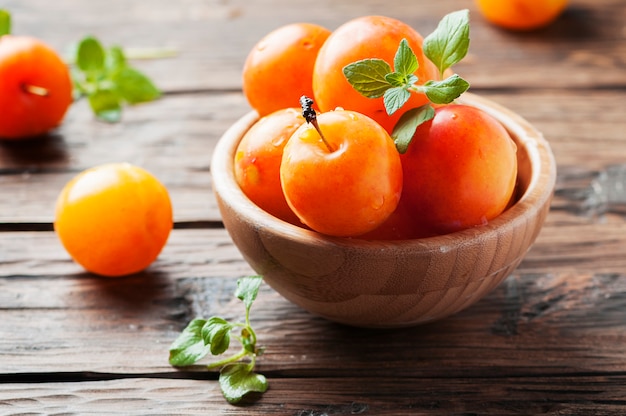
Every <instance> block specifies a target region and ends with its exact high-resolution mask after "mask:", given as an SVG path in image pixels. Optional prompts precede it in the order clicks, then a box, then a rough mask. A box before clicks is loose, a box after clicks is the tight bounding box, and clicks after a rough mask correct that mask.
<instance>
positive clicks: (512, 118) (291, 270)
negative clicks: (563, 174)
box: [211, 93, 556, 328]
mask: <svg viewBox="0 0 626 416" xmlns="http://www.w3.org/2000/svg"><path fill="white" fill-rule="evenodd" d="M459 101H460V102H463V103H465V104H468V105H472V106H475V107H478V108H481V109H483V110H486V111H487V112H488V113H490V114H491V115H492V116H494V117H495V118H496V119H498V120H499V121H500V122H501V123H502V124H503V125H504V126H505V127H506V128H507V130H508V131H509V132H510V134H511V136H512V138H513V139H514V140H515V142H516V143H517V147H518V162H519V166H518V171H519V172H518V193H517V200H516V202H515V203H514V204H513V205H512V206H511V207H510V208H509V209H507V210H506V211H505V212H504V213H502V214H501V215H500V216H498V217H497V218H495V219H493V220H492V221H490V222H489V223H488V224H487V225H484V226H480V227H477V228H472V229H467V230H463V231H460V232H456V233H452V234H447V235H442V236H437V237H432V238H424V239H416V240H404V241H367V240H362V239H354V238H336V237H328V236H325V235H321V234H319V233H316V232H313V231H309V230H306V229H303V228H300V227H297V226H295V225H291V224H289V223H287V222H284V221H281V220H279V219H277V218H275V217H273V216H271V215H270V214H268V213H267V212H265V211H263V210H261V209H260V208H259V207H257V206H256V205H255V204H254V203H252V202H251V201H250V200H249V199H248V198H247V197H246V196H245V195H244V193H243V192H242V191H241V189H240V188H239V186H238V185H237V182H236V180H235V176H234V171H233V159H234V155H235V150H236V148H237V145H238V143H239V141H240V139H241V138H242V136H243V135H244V133H245V132H246V131H247V130H248V129H249V128H250V126H251V125H252V124H253V123H255V122H256V121H257V119H258V116H257V115H256V113H255V112H251V113H249V114H247V115H245V116H244V117H242V118H241V119H239V120H238V121H237V122H236V123H235V124H233V125H232V126H231V128H230V129H228V130H227V131H226V132H225V133H224V135H223V136H222V138H221V139H220V141H219V143H218V144H217V146H216V148H215V152H214V154H213V158H212V165H211V171H212V177H213V189H214V192H215V195H216V198H217V201H218V203H219V208H220V211H221V214H222V218H223V221H224V226H225V227H226V229H227V230H228V232H229V234H230V236H231V238H232V240H233V242H234V243H235V245H236V246H237V247H238V249H239V250H240V252H241V253H242V255H243V257H244V258H245V259H246V261H248V263H249V264H250V265H251V267H252V268H253V269H254V270H255V271H256V272H257V273H259V274H260V275H263V276H264V279H265V281H266V282H267V283H268V284H269V285H270V286H271V287H272V288H274V290H276V291H277V292H278V293H280V294H281V295H282V296H284V297H285V298H286V299H288V300H290V301H291V302H293V303H295V304H296V305H299V306H300V307H302V308H304V309H306V310H308V311H310V312H311V313H313V314H316V315H319V316H322V317H324V318H327V319H329V320H332V321H335V322H339V323H343V324H347V325H353V326H360V327H372V328H374V327H378V328H384V327H402V326H410V325H416V324H420V323H424V322H429V321H434V320H437V319H442V318H444V317H446V316H449V315H451V314H454V313H456V312H459V311H461V310H462V309H464V308H467V307H468V306H470V305H472V304H473V303H475V302H476V301H478V300H479V299H481V298H482V297H483V296H485V295H486V294H487V293H488V292H489V291H491V290H492V289H493V288H495V287H496V286H497V285H498V284H499V283H500V282H502V280H504V279H505V278H506V277H507V276H508V275H509V274H510V273H511V272H512V271H513V270H514V269H515V268H516V267H517V266H518V265H519V263H520V262H521V261H522V259H523V258H524V256H525V255H526V253H527V251H528V250H529V248H530V246H531V245H532V243H533V242H534V241H535V238H536V237H537V235H538V234H539V231H540V230H541V227H542V225H543V222H544V219H545V217H546V215H547V213H548V211H549V207H550V201H551V198H552V194H553V191H554V185H555V180H556V164H555V161H554V157H553V155H552V152H551V150H550V147H549V145H548V143H547V142H546V140H545V139H544V138H543V136H542V135H541V133H539V132H538V131H537V130H536V129H534V128H533V127H532V126H531V125H530V124H529V123H528V122H526V121H525V120H524V119H522V118H521V117H520V116H518V115H517V114H515V113H513V112H511V111H510V110H508V109H506V108H503V107H501V106H499V105H497V104H495V103H494V102H492V101H490V100H487V99H485V98H481V97H478V96H476V95H473V94H469V93H466V94H464V96H463V99H462V100H459Z"/></svg>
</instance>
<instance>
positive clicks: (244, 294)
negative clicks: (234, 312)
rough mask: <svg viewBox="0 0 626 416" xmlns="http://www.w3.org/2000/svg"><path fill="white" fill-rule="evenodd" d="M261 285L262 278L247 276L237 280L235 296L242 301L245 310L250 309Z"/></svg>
mask: <svg viewBox="0 0 626 416" xmlns="http://www.w3.org/2000/svg"><path fill="white" fill-rule="evenodd" d="M261 283H263V276H247V277H242V278H241V279H239V280H237V290H236V291H235V296H237V298H239V300H242V301H243V303H244V305H245V306H246V309H248V310H249V309H250V307H251V306H252V302H254V300H255V299H256V296H257V294H258V293H259V287H260V286H261Z"/></svg>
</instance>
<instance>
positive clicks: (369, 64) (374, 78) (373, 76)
mask: <svg viewBox="0 0 626 416" xmlns="http://www.w3.org/2000/svg"><path fill="white" fill-rule="evenodd" d="M390 72H392V71H391V67H390V66H389V64H388V63H387V62H385V61H383V60H382V59H375V58H374V59H363V60H361V61H357V62H353V63H351V64H348V65H346V66H345V67H344V68H343V74H344V76H345V77H346V79H347V80H348V82H349V83H350V85H352V87H353V88H354V89H355V90H356V91H358V92H359V93H360V94H361V95H363V96H365V97H368V98H379V97H382V96H383V94H384V93H385V91H387V90H388V89H389V88H390V87H391V85H389V82H387V80H386V79H385V76H386V75H387V74H389V73H390Z"/></svg>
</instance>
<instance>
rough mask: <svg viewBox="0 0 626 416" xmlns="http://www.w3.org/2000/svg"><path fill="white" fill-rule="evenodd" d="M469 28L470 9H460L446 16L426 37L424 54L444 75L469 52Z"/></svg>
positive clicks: (423, 46)
mask: <svg viewBox="0 0 626 416" xmlns="http://www.w3.org/2000/svg"><path fill="white" fill-rule="evenodd" d="M469 28H470V26H469V10H467V9H464V10H458V11H456V12H452V13H450V14H447V15H446V16H444V18H443V19H441V21H440V22H439V25H438V26H437V28H436V29H435V31H434V32H432V33H431V34H430V35H428V36H427V37H426V38H425V39H424V43H423V45H422V48H423V50H424V55H426V56H427V57H428V59H430V60H431V61H432V62H433V63H434V64H435V65H436V66H437V68H439V72H440V73H441V74H442V75H443V73H444V72H445V71H446V69H448V68H450V67H451V66H452V65H454V64H456V63H457V62H459V61H461V59H463V58H464V57H465V55H466V54H467V51H468V49H469V43H470V37H469Z"/></svg>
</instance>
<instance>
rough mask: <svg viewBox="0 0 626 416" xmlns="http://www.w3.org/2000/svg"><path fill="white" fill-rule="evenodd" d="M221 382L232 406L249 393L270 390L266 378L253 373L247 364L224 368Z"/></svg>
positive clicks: (226, 397)
mask: <svg viewBox="0 0 626 416" xmlns="http://www.w3.org/2000/svg"><path fill="white" fill-rule="evenodd" d="M219 382H220V387H221V389H222V394H223V395H224V398H225V399H226V400H227V401H228V402H229V403H232V404H234V403H238V402H239V401H241V399H243V397H244V396H245V395H246V394H248V393H251V392H257V393H265V392H266V391H267V388H268V383H267V379H266V378H265V376H263V375H261V374H257V373H254V372H252V368H251V366H250V365H248V364H246V363H234V364H228V365H226V366H224V367H223V368H222V370H221V371H220V378H219Z"/></svg>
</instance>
